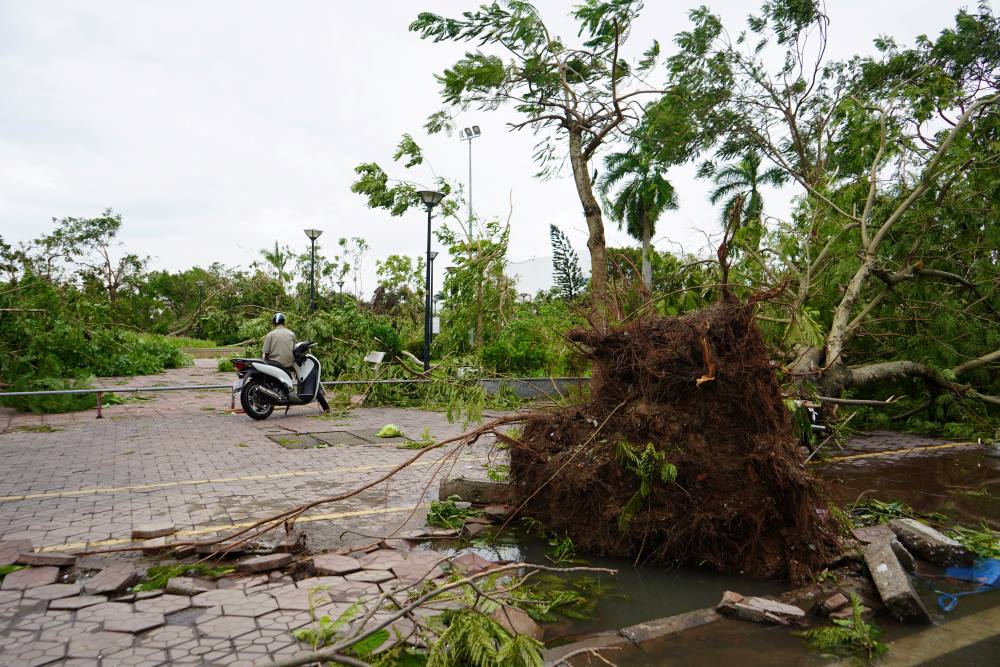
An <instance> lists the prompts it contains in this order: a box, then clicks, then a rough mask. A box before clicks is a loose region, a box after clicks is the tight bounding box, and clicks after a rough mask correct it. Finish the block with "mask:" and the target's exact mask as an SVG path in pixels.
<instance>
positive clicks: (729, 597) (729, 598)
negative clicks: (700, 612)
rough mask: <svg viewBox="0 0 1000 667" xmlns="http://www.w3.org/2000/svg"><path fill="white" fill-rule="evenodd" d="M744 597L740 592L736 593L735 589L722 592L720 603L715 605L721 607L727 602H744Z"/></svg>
mask: <svg viewBox="0 0 1000 667" xmlns="http://www.w3.org/2000/svg"><path fill="white" fill-rule="evenodd" d="M744 599H745V598H744V597H743V596H742V595H740V594H739V593H734V592H733V591H725V592H724V593H723V594H722V600H721V601H720V602H719V604H717V605H715V606H716V607H721V606H722V605H726V604H736V603H737V602H743V600H744Z"/></svg>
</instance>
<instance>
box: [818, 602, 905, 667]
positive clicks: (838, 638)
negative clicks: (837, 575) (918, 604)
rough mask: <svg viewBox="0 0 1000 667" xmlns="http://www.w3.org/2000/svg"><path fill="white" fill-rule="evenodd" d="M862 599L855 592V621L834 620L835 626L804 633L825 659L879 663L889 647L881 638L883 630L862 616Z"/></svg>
mask: <svg viewBox="0 0 1000 667" xmlns="http://www.w3.org/2000/svg"><path fill="white" fill-rule="evenodd" d="M861 610H862V605H861V600H860V599H859V598H858V596H857V595H855V594H854V593H851V611H852V614H851V618H849V619H839V618H837V619H832V620H831V622H832V623H833V625H832V626H827V627H822V628H813V629H811V630H806V631H805V632H803V633H802V635H803V636H805V637H808V638H809V639H810V640H811V642H810V644H811V646H812V647H813V648H814V649H815V650H817V651H819V652H820V653H822V654H823V655H824V656H825V657H849V656H857V657H861V658H864V659H865V660H866V661H868V662H873V661H875V660H877V659H878V658H879V657H880V656H882V655H883V654H885V652H886V651H888V650H889V648H888V647H887V646H886V645H885V644H883V643H882V642H880V641H879V640H878V638H879V637H880V636H881V634H882V630H881V629H880V628H879V627H878V626H876V625H874V624H871V623H868V622H866V621H865V620H864V619H863V618H862V617H861Z"/></svg>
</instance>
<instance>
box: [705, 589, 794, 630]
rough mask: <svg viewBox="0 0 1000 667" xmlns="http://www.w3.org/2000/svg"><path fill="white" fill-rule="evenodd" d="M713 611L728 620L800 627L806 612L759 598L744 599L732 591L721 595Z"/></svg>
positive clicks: (792, 606)
mask: <svg viewBox="0 0 1000 667" xmlns="http://www.w3.org/2000/svg"><path fill="white" fill-rule="evenodd" d="M715 610H716V611H717V612H719V613H720V614H722V615H723V616H729V617H730V618H737V619H740V620H742V621H751V622H754V623H770V624H773V625H793V624H794V625H802V624H804V623H805V619H806V612H805V611H803V610H802V609H800V608H799V607H796V606H795V605H790V604H785V603H783V602H777V601H776V600H769V599H767V598H761V597H744V596H743V595H740V594H739V593H734V592H733V591H726V592H725V593H723V594H722V600H721V601H720V602H719V604H718V605H717V606H716V607H715Z"/></svg>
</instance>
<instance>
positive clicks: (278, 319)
mask: <svg viewBox="0 0 1000 667" xmlns="http://www.w3.org/2000/svg"><path fill="white" fill-rule="evenodd" d="M284 323H285V314H284V313H275V314H274V317H272V318H271V324H273V325H275V326H277V325H279V324H284Z"/></svg>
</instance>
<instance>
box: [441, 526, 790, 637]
mask: <svg viewBox="0 0 1000 667" xmlns="http://www.w3.org/2000/svg"><path fill="white" fill-rule="evenodd" d="M547 548H548V547H547V545H546V544H545V543H544V542H542V541H541V540H538V539H537V538H534V537H532V536H530V535H525V534H523V533H520V532H508V533H507V534H505V535H503V536H501V537H500V538H498V540H497V542H496V543H495V544H493V545H491V546H477V547H474V548H473V549H472V551H474V552H475V553H477V554H478V555H479V556H482V557H483V558H486V559H489V560H493V561H514V562H517V561H524V562H528V563H549V562H550V561H549V560H548V559H547V558H546V549H547ZM436 549H438V550H444V551H449V552H451V551H454V548H452V547H449V546H447V545H445V544H441V543H439V544H438V545H437V546H436ZM567 565H588V566H592V567H604V568H611V569H615V570H617V571H618V574H617V575H615V576H612V575H607V574H593V575H590V574H587V575H585V576H589V577H593V578H596V579H597V580H599V581H600V582H601V583H602V584H604V585H606V586H608V587H609V594H608V595H607V596H605V597H603V598H602V599H601V600H600V602H599V603H598V606H597V609H596V610H595V615H594V617H593V618H592V619H590V620H587V621H572V622H570V621H566V622H560V623H556V624H548V625H546V626H545V629H546V640H547V641H550V642H551V641H552V640H554V639H558V638H568V637H575V636H579V635H583V634H588V633H591V632H600V631H603V630H617V629H618V628H622V627H626V626H629V625H634V624H636V623H642V622H643V621H649V620H652V619H655V618H662V617H664V616H672V615H674V614H680V613H684V612H687V611H693V610H695V609H704V608H706V607H713V606H715V605H716V604H717V603H718V602H719V600H720V599H721V598H722V593H723V591H726V590H734V591H739V592H740V593H743V594H744V595H776V594H779V593H782V592H784V591H786V590H788V586H787V585H786V584H784V583H782V582H776V581H766V580H760V579H751V578H748V577H741V576H738V575H726V574H720V573H718V572H712V571H709V570H703V569H698V568H694V567H675V568H667V567H662V566H655V565H650V566H646V567H635V566H634V565H633V563H632V562H631V561H627V560H623V559H615V558H588V559H587V560H586V562H585V563H584V562H579V563H570V564H567ZM566 576H572V575H566ZM577 576H579V575H577Z"/></svg>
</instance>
